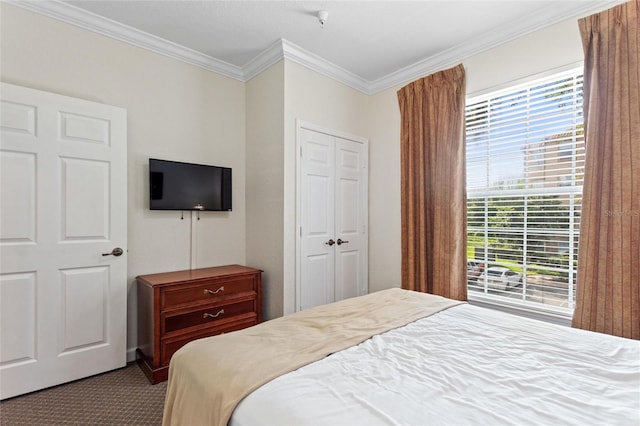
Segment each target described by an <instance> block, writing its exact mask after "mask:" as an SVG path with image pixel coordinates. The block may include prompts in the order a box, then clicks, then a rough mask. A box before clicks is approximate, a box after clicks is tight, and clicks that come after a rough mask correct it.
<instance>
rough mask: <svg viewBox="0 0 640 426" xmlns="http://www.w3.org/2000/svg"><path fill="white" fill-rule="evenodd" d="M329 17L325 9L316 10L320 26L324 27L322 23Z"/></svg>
mask: <svg viewBox="0 0 640 426" xmlns="http://www.w3.org/2000/svg"><path fill="white" fill-rule="evenodd" d="M328 17H329V12H327V11H326V10H321V11H320V12H318V21H320V26H321V27H322V28H324V23H325V22H327V18H328Z"/></svg>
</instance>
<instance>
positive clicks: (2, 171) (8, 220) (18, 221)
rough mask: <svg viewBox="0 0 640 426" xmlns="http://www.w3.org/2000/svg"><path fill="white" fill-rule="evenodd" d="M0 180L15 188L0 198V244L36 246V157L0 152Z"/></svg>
mask: <svg viewBox="0 0 640 426" xmlns="http://www.w3.org/2000/svg"><path fill="white" fill-rule="evenodd" d="M0 179H1V180H0V182H4V183H5V184H9V185H11V186H12V187H13V188H14V190H12V191H2V195H1V198H0V202H1V203H2V204H0V206H2V214H1V215H0V244H24V243H35V242H36V156H35V155H34V154H33V153H25V152H12V151H0Z"/></svg>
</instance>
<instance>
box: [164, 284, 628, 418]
mask: <svg viewBox="0 0 640 426" xmlns="http://www.w3.org/2000/svg"><path fill="white" fill-rule="evenodd" d="M163 423H164V425H225V424H229V425H231V426H248V425H306V424H313V425H325V424H326V425H376V424H406V425H426V424H428V425H478V424H486V425H488V424H492V425H493V424H554V425H559V424H567V425H572V424H575V425H589V424H597V425H601V424H607V425H638V424H640V342H638V341H634V340H630V339H623V338H618V337H614V336H609V335H603V334H598V333H592V332H588V331H583V330H576V329H571V328H568V327H562V326H557V325H553V324H547V323H543V322H539V321H535V320H530V319H526V318H521V317H517V316H513V315H509V314H505V313H501V312H497V311H493V310H488V309H485V308H480V307H477V306H472V305H469V304H466V303H460V302H457V301H452V300H449V299H445V298H441V297H438V296H433V295H427V294H423V293H416V292H411V291H406V290H400V289H391V290H385V291H382V292H377V293H372V294H370V295H367V296H362V297H358V298H353V299H348V300H345V301H341V302H338V303H335V304H331V305H325V306H321V307H317V308H313V309H309V310H306V311H302V312H298V313H296V314H292V315H288V316H285V317H282V318H278V319H276V320H272V321H268V322H265V323H263V324H260V325H258V326H255V327H251V328H249V329H246V330H242V331H239V332H234V333H229V334H228V335H222V336H216V337H211V338H206V339H201V340H198V341H194V342H191V343H189V344H187V345H185V346H184V347H183V348H182V349H180V350H179V351H178V352H176V353H175V354H174V356H173V358H172V360H171V366H170V370H169V383H168V387H167V397H166V404H165V412H164V419H163Z"/></svg>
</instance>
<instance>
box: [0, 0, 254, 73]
mask: <svg viewBox="0 0 640 426" xmlns="http://www.w3.org/2000/svg"><path fill="white" fill-rule="evenodd" d="M4 2H6V3H8V4H11V5H14V6H18V7H20V8H22V9H26V10H29V11H31V12H36V13H39V14H41V15H45V16H48V17H50V18H54V19H57V20H60V21H62V22H66V23H67V24H71V25H75V26H77V27H80V28H84V29H85V30H89V31H93V32H95V33H98V34H101V35H104V36H107V37H110V38H113V39H116V40H119V41H122V42H125V43H128V44H131V45H133V46H136V47H140V48H142V49H146V50H150V51H152V52H155V53H159V54H161V55H164V56H168V57H170V58H173V59H177V60H179V61H182V62H186V63H188V64H191V65H195V66H197V67H200V68H204V69H206V70H209V71H213V72H216V73H218V74H222V75H224V76H226V77H230V78H233V79H236V80H241V81H244V78H243V73H242V68H240V67H237V66H235V65H232V64H229V63H227V62H224V61H221V60H219V59H216V58H213V57H211V56H208V55H205V54H203V53H200V52H197V51H195V50H193V49H189V48H187V47H184V46H181V45H179V44H177V43H173V42H170V41H168V40H165V39H163V38H160V37H157V36H154V35H152V34H149V33H146V32H144V31H140V30H138V29H135V28H133V27H130V26H128V25H124V24H121V23H119V22H116V21H113V20H111V19H108V18H105V17H103V16H99V15H96V14H94V13H91V12H89V11H86V10H84V9H81V8H79V7H76V6H73V5H70V4H68V3H62V2H59V1H25V0H22V1H21V0H4Z"/></svg>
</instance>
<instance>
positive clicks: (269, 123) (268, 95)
mask: <svg viewBox="0 0 640 426" xmlns="http://www.w3.org/2000/svg"><path fill="white" fill-rule="evenodd" d="M246 106H247V113H246V116H247V126H246V127H247V142H246V145H247V157H246V164H247V176H246V182H247V188H246V197H247V228H246V234H247V256H246V258H247V264H248V265H251V266H253V267H255V268H260V269H262V270H263V271H264V273H263V274H262V288H263V292H262V294H263V303H262V306H263V309H264V311H263V317H264V319H271V318H275V317H279V316H281V315H282V312H283V300H284V299H283V282H284V279H283V262H284V259H283V252H284V245H283V234H284V222H283V217H284V192H283V188H284V185H283V182H284V61H280V62H278V63H277V64H275V65H273V66H271V67H270V68H268V69H267V70H265V71H263V72H262V73H260V74H259V75H257V76H256V77H254V78H252V79H251V80H250V81H248V82H247V84H246Z"/></svg>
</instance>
